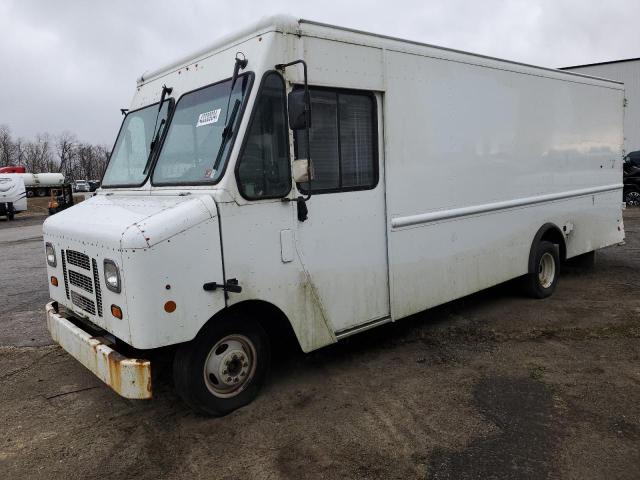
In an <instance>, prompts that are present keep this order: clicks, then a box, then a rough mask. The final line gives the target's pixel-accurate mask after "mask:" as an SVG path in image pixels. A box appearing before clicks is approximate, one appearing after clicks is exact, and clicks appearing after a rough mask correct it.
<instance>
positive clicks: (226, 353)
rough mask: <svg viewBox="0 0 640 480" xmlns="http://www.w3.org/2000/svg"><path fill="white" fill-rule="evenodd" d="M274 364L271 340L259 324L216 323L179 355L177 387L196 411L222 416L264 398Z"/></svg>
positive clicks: (240, 321) (241, 320)
mask: <svg viewBox="0 0 640 480" xmlns="http://www.w3.org/2000/svg"><path fill="white" fill-rule="evenodd" d="M269 362H270V345H269V339H268V337H267V334H266V333H265V331H264V329H263V328H262V327H261V326H260V325H259V324H258V323H257V322H255V321H252V320H251V319H245V318H240V317H233V318H231V317H230V318H223V319H219V320H213V321H212V322H211V323H210V324H209V325H207V326H206V327H205V328H204V329H203V330H202V331H201V332H200V333H199V334H198V336H196V338H195V339H194V340H192V341H191V342H189V343H185V344H183V345H182V346H180V348H179V349H178V351H177V352H176V356H175V358H174V362H173V377H174V383H175V386H176V390H177V392H178V394H179V395H180V396H181V397H182V399H183V400H184V401H185V403H187V404H188V405H189V406H190V407H191V408H193V409H194V410H196V411H197V412H199V413H202V414H205V415H214V416H222V415H226V414H228V413H230V412H232V411H233V410H236V409H238V408H240V407H242V406H244V405H247V404H248V403H250V402H251V401H252V400H253V399H254V398H255V397H256V396H257V395H258V392H259V390H260V387H261V386H262V384H263V383H264V380H265V378H266V375H267V371H268V368H269Z"/></svg>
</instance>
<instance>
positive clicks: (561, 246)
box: [529, 223, 567, 273]
mask: <svg viewBox="0 0 640 480" xmlns="http://www.w3.org/2000/svg"><path fill="white" fill-rule="evenodd" d="M544 241H546V242H551V243H555V244H556V245H558V250H559V252H558V253H559V254H560V263H564V262H565V260H566V259H567V245H566V243H565V238H564V235H563V233H562V230H560V228H558V226H557V225H554V224H553V223H546V224H544V225H543V226H542V227H540V229H539V230H538V232H537V233H536V235H535V237H534V238H533V242H532V243H531V251H530V254H529V273H531V272H533V271H535V266H534V265H533V252H534V251H535V248H536V246H537V245H538V244H539V243H540V242H544Z"/></svg>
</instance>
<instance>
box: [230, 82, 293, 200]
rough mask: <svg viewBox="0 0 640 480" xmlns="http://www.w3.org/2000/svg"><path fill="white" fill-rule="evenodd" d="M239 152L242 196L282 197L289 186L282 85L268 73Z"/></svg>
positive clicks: (255, 198) (238, 173) (252, 198)
mask: <svg viewBox="0 0 640 480" xmlns="http://www.w3.org/2000/svg"><path fill="white" fill-rule="evenodd" d="M247 132H248V133H247V137H246V140H245V144H244V146H243V149H242V153H241V154H240V159H239V163H238V169H237V173H236V178H237V181H238V188H239V189H240V192H241V193H242V195H243V196H244V197H245V198H248V199H251V200H257V199H261V198H278V197H284V196H285V195H287V194H288V193H289V191H290V190H291V165H290V161H289V133H288V126H287V112H286V98H285V85H284V80H283V79H282V77H281V76H280V75H279V74H278V73H275V72H270V73H267V74H266V75H265V77H264V80H263V82H262V87H261V89H260V91H259V92H258V98H257V100H256V106H255V109H254V112H253V115H252V117H251V122H250V125H249V128H248V130H247Z"/></svg>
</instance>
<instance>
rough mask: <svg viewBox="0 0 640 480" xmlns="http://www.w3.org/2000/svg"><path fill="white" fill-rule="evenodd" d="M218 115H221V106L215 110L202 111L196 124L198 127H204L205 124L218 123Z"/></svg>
mask: <svg viewBox="0 0 640 480" xmlns="http://www.w3.org/2000/svg"><path fill="white" fill-rule="evenodd" d="M218 117H220V109H219V108H216V109H215V110H211V111H210V112H204V113H201V114H200V115H199V116H198V123H197V124H196V127H202V126H203V125H209V124H210V123H216V122H217V121H218Z"/></svg>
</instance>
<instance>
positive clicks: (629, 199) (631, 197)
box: [625, 192, 640, 207]
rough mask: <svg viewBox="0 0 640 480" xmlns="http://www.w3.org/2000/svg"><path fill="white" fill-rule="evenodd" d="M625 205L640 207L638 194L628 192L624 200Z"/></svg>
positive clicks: (639, 194) (639, 195) (639, 193)
mask: <svg viewBox="0 0 640 480" xmlns="http://www.w3.org/2000/svg"><path fill="white" fill-rule="evenodd" d="M625 202H626V203H627V205H629V206H631V207H637V206H640V192H629V193H627V196H626V198H625Z"/></svg>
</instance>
